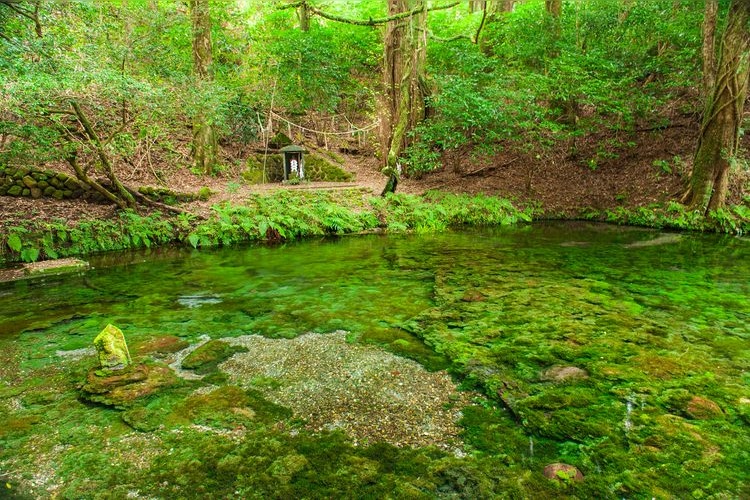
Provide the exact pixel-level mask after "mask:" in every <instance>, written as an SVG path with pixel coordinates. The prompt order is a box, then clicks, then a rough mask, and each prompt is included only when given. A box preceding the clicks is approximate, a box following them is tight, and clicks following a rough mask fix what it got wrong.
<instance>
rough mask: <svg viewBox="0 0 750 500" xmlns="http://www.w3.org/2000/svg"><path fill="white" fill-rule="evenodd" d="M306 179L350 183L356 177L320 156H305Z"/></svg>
mask: <svg viewBox="0 0 750 500" xmlns="http://www.w3.org/2000/svg"><path fill="white" fill-rule="evenodd" d="M305 178H306V179H307V180H309V181H321V182H349V181H351V180H352V179H353V178H354V176H353V175H352V174H350V173H349V172H347V171H345V170H343V169H342V168H341V167H339V166H337V165H334V164H333V163H331V162H330V161H328V160H326V159H325V158H323V157H322V156H320V155H316V154H308V155H305Z"/></svg>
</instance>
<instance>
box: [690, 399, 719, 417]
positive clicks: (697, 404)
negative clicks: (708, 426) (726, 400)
mask: <svg viewBox="0 0 750 500" xmlns="http://www.w3.org/2000/svg"><path fill="white" fill-rule="evenodd" d="M685 413H687V414H688V416H690V417H691V418H694V419H696V420H710V419H712V418H719V417H721V416H722V415H723V414H724V413H723V412H722V411H721V407H720V406H719V405H718V404H716V403H714V402H713V401H711V400H710V399H706V398H702V397H700V396H693V397H692V398H691V399H690V401H688V404H687V407H686V408H685Z"/></svg>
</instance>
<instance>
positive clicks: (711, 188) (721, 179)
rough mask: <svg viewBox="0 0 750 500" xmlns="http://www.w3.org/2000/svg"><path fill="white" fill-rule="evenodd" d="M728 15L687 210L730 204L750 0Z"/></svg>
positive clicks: (748, 54)
mask: <svg viewBox="0 0 750 500" xmlns="http://www.w3.org/2000/svg"><path fill="white" fill-rule="evenodd" d="M727 16H728V21H727V28H726V31H725V32H724V35H723V37H722V39H721V51H720V54H719V64H718V72H717V75H716V79H715V83H714V85H713V89H712V91H711V93H710V95H709V96H708V99H707V101H706V111H705V114H704V117H703V124H702V125H701V133H700V138H699V139H698V148H697V150H696V153H695V159H694V161H693V174H692V177H691V179H690V189H689V191H688V192H687V193H686V194H685V200H686V201H687V203H688V206H689V207H690V208H692V209H699V210H702V211H708V210H716V209H717V208H720V207H722V206H723V205H724V201H725V200H726V195H727V189H728V187H729V169H730V166H731V163H732V161H733V158H734V156H735V154H736V152H737V145H738V143H739V133H740V126H741V125H742V114H743V111H744V106H745V98H746V97H747V84H748V75H749V74H750V25H749V23H750V2H748V0H732V3H731V5H730V7H729V13H728V15H727Z"/></svg>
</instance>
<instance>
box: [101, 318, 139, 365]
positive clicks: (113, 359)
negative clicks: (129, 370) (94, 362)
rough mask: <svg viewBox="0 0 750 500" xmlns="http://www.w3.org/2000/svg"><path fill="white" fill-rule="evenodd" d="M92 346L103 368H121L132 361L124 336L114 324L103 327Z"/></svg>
mask: <svg viewBox="0 0 750 500" xmlns="http://www.w3.org/2000/svg"><path fill="white" fill-rule="evenodd" d="M94 347H95V348H96V352H97V354H98V355H99V365H100V366H101V368H102V369H104V370H122V369H123V368H125V367H126V366H128V365H130V364H131V363H132V361H131V359H130V352H128V345H127V343H126V342H125V336H124V335H123V334H122V330H120V329H119V328H117V327H116V326H114V325H111V324H110V325H107V326H106V327H104V330H102V331H101V332H100V333H99V335H97V336H96V338H95V339H94Z"/></svg>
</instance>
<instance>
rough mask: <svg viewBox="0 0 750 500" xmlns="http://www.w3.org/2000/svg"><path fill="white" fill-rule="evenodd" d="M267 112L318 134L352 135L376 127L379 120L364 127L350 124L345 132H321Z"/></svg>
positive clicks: (292, 124)
mask: <svg viewBox="0 0 750 500" xmlns="http://www.w3.org/2000/svg"><path fill="white" fill-rule="evenodd" d="M269 114H270V116H272V117H274V118H275V119H277V120H279V121H282V122H284V123H286V124H288V125H290V126H292V127H296V128H298V129H300V130H303V131H305V132H311V133H313V134H319V135H323V136H327V135H352V134H355V133H357V132H368V131H370V130H372V129H374V128H375V127H377V126H378V125H380V120H376V121H374V122H373V123H371V124H369V125H367V126H366V127H362V128H357V127H354V126H352V127H351V128H350V129H349V130H347V131H346V132H323V131H321V130H314V129H311V128H307V127H304V126H302V125H300V124H298V123H294V122H292V121H289V120H287V119H286V118H284V117H283V116H281V115H278V114H276V113H274V112H273V111H271V112H270V113H269ZM347 121H349V120H348V119H347ZM350 125H351V122H350Z"/></svg>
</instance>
